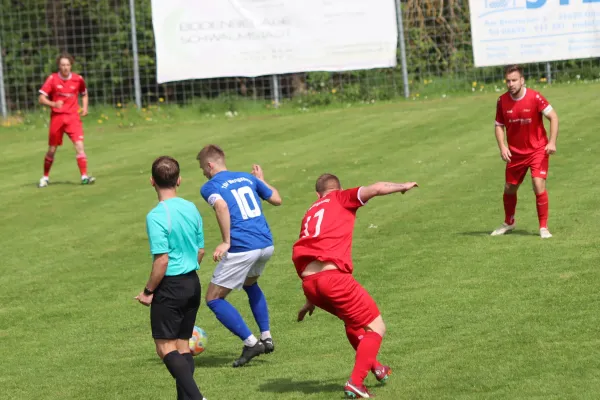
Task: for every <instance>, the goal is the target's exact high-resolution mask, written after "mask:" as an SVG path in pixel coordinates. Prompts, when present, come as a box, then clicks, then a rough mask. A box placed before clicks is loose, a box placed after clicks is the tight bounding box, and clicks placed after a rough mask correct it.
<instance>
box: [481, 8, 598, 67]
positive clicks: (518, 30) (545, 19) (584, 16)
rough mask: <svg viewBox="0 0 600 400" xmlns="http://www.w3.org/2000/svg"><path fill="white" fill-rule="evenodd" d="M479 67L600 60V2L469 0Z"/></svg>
mask: <svg viewBox="0 0 600 400" xmlns="http://www.w3.org/2000/svg"><path fill="white" fill-rule="evenodd" d="M469 6H470V8H471V33H472V37H473V55H474V57H475V66H477V67H485V66H490V65H504V64H515V63H531V62H542V61H554V60H567V59H574V58H588V57H600V0H469Z"/></svg>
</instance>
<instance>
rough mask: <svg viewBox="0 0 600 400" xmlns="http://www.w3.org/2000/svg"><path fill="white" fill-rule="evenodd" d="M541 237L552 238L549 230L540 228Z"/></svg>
mask: <svg viewBox="0 0 600 400" xmlns="http://www.w3.org/2000/svg"><path fill="white" fill-rule="evenodd" d="M540 237H541V238H542V239H549V238H551V237H552V234H551V233H550V231H549V230H548V228H540Z"/></svg>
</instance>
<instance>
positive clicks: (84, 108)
mask: <svg viewBox="0 0 600 400" xmlns="http://www.w3.org/2000/svg"><path fill="white" fill-rule="evenodd" d="M89 101H90V99H89V97H88V94H87V92H85V93H84V94H83V95H81V104H82V107H81V116H82V117H85V116H86V115H88V104H89Z"/></svg>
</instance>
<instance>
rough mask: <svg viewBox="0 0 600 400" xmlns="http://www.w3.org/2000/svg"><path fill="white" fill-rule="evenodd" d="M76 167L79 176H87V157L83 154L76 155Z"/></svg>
mask: <svg viewBox="0 0 600 400" xmlns="http://www.w3.org/2000/svg"><path fill="white" fill-rule="evenodd" d="M77 165H78V166H79V172H81V176H84V175H86V176H87V157H86V155H85V153H81V154H77Z"/></svg>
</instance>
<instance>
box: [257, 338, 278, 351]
mask: <svg viewBox="0 0 600 400" xmlns="http://www.w3.org/2000/svg"><path fill="white" fill-rule="evenodd" d="M260 341H261V342H262V343H263V344H264V345H265V354H269V353H272V352H274V351H275V344H274V343H273V339H272V338H268V339H265V340H262V339H260Z"/></svg>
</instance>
